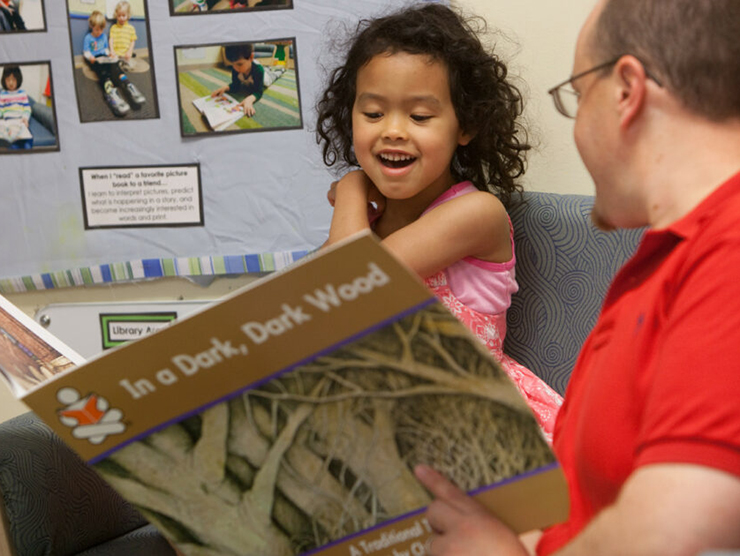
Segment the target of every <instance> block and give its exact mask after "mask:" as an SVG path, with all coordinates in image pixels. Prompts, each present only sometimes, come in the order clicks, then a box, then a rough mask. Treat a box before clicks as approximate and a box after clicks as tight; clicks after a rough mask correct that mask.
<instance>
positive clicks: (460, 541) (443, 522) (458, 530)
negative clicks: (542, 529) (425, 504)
mask: <svg viewBox="0 0 740 556" xmlns="http://www.w3.org/2000/svg"><path fill="white" fill-rule="evenodd" d="M414 473H415V475H416V477H417V478H418V479H419V481H421V483H422V484H423V485H424V486H425V487H426V488H427V489H428V490H429V492H431V493H432V494H433V495H434V497H435V500H434V501H433V502H432V503H431V504H430V505H429V508H428V509H427V519H428V520H429V525H430V526H431V527H432V529H433V530H434V534H433V535H432V536H431V537H430V539H429V540H428V541H427V554H428V555H429V556H527V554H528V553H527V550H526V549H525V548H524V546H523V545H522V544H521V542H520V541H519V538H518V537H517V536H516V534H515V533H514V532H513V531H512V530H511V529H509V528H508V527H507V526H506V525H504V524H503V523H501V522H500V521H499V520H498V519H496V518H495V517H494V516H493V515H492V514H491V513H490V512H489V511H488V510H487V509H486V508H485V507H484V506H482V505H481V504H479V503H478V502H477V501H475V500H473V499H472V498H470V497H469V496H468V495H467V494H465V493H464V492H463V491H462V490H460V489H459V488H457V487H456V486H455V485H453V484H452V483H451V482H450V481H448V480H447V479H445V478H444V477H443V476H442V475H440V474H439V473H437V472H436V471H435V470H434V469H432V468H431V467H427V466H426V465H418V466H416V468H415V469H414Z"/></svg>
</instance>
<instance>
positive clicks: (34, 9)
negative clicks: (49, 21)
mask: <svg viewBox="0 0 740 556" xmlns="http://www.w3.org/2000/svg"><path fill="white" fill-rule="evenodd" d="M32 31H46V16H45V14H44V3H43V0H0V33H25V32H32Z"/></svg>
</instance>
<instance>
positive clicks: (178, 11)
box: [170, 0, 293, 15]
mask: <svg viewBox="0 0 740 556" xmlns="http://www.w3.org/2000/svg"><path fill="white" fill-rule="evenodd" d="M292 7H293V0H170V13H171V14H172V15H184V14H202V13H223V12H227V11H230V10H238V11H252V10H279V9H291V8H292Z"/></svg>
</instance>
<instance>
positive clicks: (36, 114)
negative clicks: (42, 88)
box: [28, 96, 55, 134]
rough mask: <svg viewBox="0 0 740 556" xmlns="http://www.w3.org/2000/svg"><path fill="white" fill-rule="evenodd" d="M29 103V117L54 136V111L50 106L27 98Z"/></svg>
mask: <svg viewBox="0 0 740 556" xmlns="http://www.w3.org/2000/svg"><path fill="white" fill-rule="evenodd" d="M28 99H29V100H30V102H31V115H32V116H33V118H34V119H35V120H37V121H38V122H39V123H40V124H41V125H42V126H44V127H45V128H46V129H47V130H48V131H49V133H52V134H54V128H55V125H54V111H53V110H52V109H51V106H46V105H45V104H42V103H40V102H36V100H34V98H33V97H30V96H29V97H28Z"/></svg>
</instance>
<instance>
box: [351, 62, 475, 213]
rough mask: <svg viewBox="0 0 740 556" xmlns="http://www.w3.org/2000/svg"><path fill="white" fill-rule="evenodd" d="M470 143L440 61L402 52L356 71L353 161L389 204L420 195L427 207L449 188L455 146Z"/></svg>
mask: <svg viewBox="0 0 740 556" xmlns="http://www.w3.org/2000/svg"><path fill="white" fill-rule="evenodd" d="M471 138H472V137H471V136H470V135H468V134H466V133H465V132H464V131H463V130H462V129H461V128H460V124H459V123H458V121H457V116H456V115H455V108H454V106H453V105H452V99H451V98H450V83H449V75H448V71H447V67H446V65H445V64H443V63H442V62H440V61H437V60H434V59H433V58H430V57H429V56H423V55H418V54H408V53H404V52H399V53H395V54H380V55H378V56H375V57H374V58H372V59H371V60H370V61H369V62H368V63H367V64H366V65H364V66H363V67H362V68H360V70H359V71H358V73H357V92H356V96H355V103H354V106H353V109H352V140H353V146H354V151H355V156H356V157H357V161H358V162H359V163H360V166H362V169H363V170H364V171H365V173H366V174H367V175H368V176H369V177H370V179H371V180H372V182H373V183H374V184H375V186H376V187H377V188H378V189H379V190H380V192H381V193H382V194H383V195H384V196H385V197H387V198H388V199H410V198H412V197H416V196H419V197H418V198H419V199H420V200H424V201H427V200H428V203H431V202H432V201H433V200H434V199H436V198H437V197H438V196H439V195H440V194H442V193H443V192H444V191H445V190H447V189H448V188H449V187H450V186H451V185H453V182H454V178H453V177H452V173H451V171H450V162H451V161H452V157H453V155H454V153H455V150H456V149H457V146H458V145H466V144H468V142H470V139H471ZM428 203H427V204H428Z"/></svg>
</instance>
